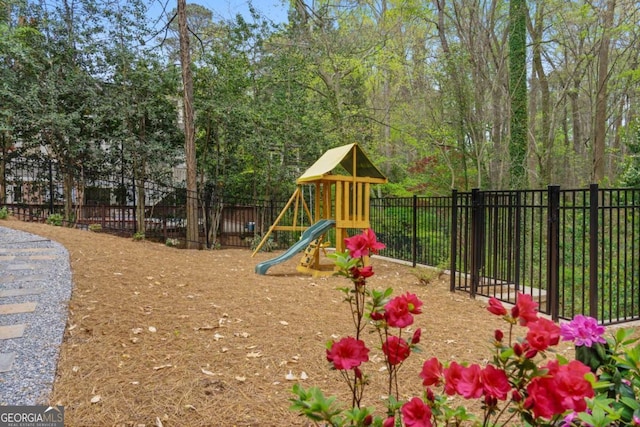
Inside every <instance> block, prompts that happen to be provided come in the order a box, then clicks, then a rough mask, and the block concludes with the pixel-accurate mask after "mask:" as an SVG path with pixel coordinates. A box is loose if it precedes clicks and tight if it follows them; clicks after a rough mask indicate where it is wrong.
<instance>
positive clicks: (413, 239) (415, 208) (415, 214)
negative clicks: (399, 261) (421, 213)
mask: <svg viewBox="0 0 640 427" xmlns="http://www.w3.org/2000/svg"><path fill="white" fill-rule="evenodd" d="M411 222H412V223H413V226H412V230H411V260H412V265H413V267H414V268H415V266H416V263H417V258H418V248H417V246H418V196H416V195H415V194H414V195H413V215H412V218H411Z"/></svg>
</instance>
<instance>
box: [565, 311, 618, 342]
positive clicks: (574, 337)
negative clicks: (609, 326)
mask: <svg viewBox="0 0 640 427" xmlns="http://www.w3.org/2000/svg"><path fill="white" fill-rule="evenodd" d="M560 335H561V336H562V339H563V340H564V341H573V342H574V343H575V345H577V346H586V347H591V346H592V345H593V344H595V343H600V344H605V343H606V342H607V340H605V339H604V337H603V335H604V326H600V325H598V321H597V320H596V319H594V318H593V317H588V316H583V315H582V314H578V315H577V316H576V317H574V318H573V320H572V321H571V322H569V323H563V324H562V325H561V326H560Z"/></svg>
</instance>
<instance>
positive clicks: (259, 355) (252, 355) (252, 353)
mask: <svg viewBox="0 0 640 427" xmlns="http://www.w3.org/2000/svg"><path fill="white" fill-rule="evenodd" d="M247 357H252V358H256V357H262V352H261V351H252V352H251V353H247Z"/></svg>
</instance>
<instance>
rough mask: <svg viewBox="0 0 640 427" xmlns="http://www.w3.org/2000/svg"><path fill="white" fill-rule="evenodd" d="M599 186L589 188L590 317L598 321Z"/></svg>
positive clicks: (593, 185)
mask: <svg viewBox="0 0 640 427" xmlns="http://www.w3.org/2000/svg"><path fill="white" fill-rule="evenodd" d="M598 199H599V197H598V184H591V185H590V186H589V316H591V317H593V318H594V319H598V246H599V245H598V243H599V242H598V234H599V233H598V210H599V209H598V202H599V200H598Z"/></svg>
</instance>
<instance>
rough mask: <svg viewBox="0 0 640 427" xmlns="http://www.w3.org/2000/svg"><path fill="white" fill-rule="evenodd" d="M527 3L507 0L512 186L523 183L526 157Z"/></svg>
mask: <svg viewBox="0 0 640 427" xmlns="http://www.w3.org/2000/svg"><path fill="white" fill-rule="evenodd" d="M526 22H527V3H526V1H525V0H512V1H510V2H509V24H510V25H509V95H510V96H509V99H510V101H511V122H510V123H511V128H510V131H511V132H510V141H509V154H510V157H511V158H510V161H511V167H510V172H511V188H514V189H522V188H525V185H526V169H525V157H526V152H527V141H528V138H527V134H528V119H527V71H526V68H527V48H526V46H527V27H526Z"/></svg>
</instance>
